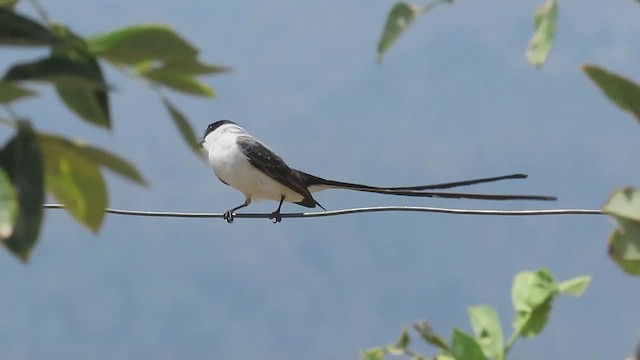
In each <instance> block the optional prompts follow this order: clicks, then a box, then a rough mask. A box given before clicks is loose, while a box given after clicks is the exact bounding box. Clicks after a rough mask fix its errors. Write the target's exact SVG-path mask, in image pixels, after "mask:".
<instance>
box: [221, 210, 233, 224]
mask: <svg viewBox="0 0 640 360" xmlns="http://www.w3.org/2000/svg"><path fill="white" fill-rule="evenodd" d="M222 218H223V219H225V220H227V223H229V224H231V223H232V222H233V211H231V210H227V211H225V212H224V214H222Z"/></svg>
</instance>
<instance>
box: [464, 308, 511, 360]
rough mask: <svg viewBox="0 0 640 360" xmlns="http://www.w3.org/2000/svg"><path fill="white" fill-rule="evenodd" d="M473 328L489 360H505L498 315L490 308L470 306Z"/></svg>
mask: <svg viewBox="0 0 640 360" xmlns="http://www.w3.org/2000/svg"><path fill="white" fill-rule="evenodd" d="M467 312H468V313H469V318H470V319H471V326H472V327H473V332H474V334H475V335H476V341H477V342H478V344H480V347H481V348H482V352H483V353H484V355H485V356H486V357H487V358H491V359H496V360H502V359H504V336H503V334H502V326H501V325H500V318H499V317H498V314H497V313H496V312H495V310H493V308H491V307H490V306H485V305H478V306H470V307H469V308H468V309H467Z"/></svg>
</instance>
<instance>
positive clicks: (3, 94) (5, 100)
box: [0, 80, 36, 104]
mask: <svg viewBox="0 0 640 360" xmlns="http://www.w3.org/2000/svg"><path fill="white" fill-rule="evenodd" d="M34 95H36V93H35V92H34V91H32V90H29V89H27V88H23V87H22V86H19V85H17V84H14V83H11V82H8V81H1V80H0V103H2V104H9V103H11V102H14V101H16V100H19V99H22V98H24V97H28V96H34Z"/></svg>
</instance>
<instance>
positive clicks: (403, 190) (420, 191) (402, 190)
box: [298, 171, 557, 205]
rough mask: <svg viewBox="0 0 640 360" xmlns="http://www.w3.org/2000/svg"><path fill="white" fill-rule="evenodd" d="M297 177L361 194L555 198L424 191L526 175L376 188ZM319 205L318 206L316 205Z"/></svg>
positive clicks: (311, 182) (305, 176) (310, 184)
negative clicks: (360, 192) (361, 192)
mask: <svg viewBox="0 0 640 360" xmlns="http://www.w3.org/2000/svg"><path fill="white" fill-rule="evenodd" d="M298 173H299V174H298V175H299V176H300V177H301V178H302V180H303V181H304V182H305V184H306V186H307V187H309V186H313V185H317V186H325V187H329V188H336V189H347V190H355V191H363V192H371V193H377V194H387V195H401V196H413V197H432V198H448V199H478V200H538V201H555V200H557V198H556V197H555V196H547V195H499V194H474V193H449V192H434V191H424V190H433V189H449V188H453V187H459V186H468V185H475V184H481V183H488V182H495V181H500V180H507V179H524V178H526V177H527V175H526V174H512V175H505V176H496V177H490V178H482V179H474V180H465V181H458V182H451V183H442V184H434V185H419V186H402V187H378V186H369V185H363V184H355V183H347V182H342V181H335V180H327V179H323V178H321V177H317V176H314V175H311V174H307V173H304V172H301V171H298ZM318 205H319V204H318Z"/></svg>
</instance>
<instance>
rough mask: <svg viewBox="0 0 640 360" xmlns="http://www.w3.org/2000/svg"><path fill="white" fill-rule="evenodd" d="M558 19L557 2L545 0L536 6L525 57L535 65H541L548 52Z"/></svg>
mask: <svg viewBox="0 0 640 360" xmlns="http://www.w3.org/2000/svg"><path fill="white" fill-rule="evenodd" d="M557 20H558V2H557V1H556V0H546V1H545V2H544V4H542V6H540V7H539V8H538V10H537V11H536V14H535V17H534V23H535V28H536V30H535V33H534V34H533V37H532V38H531V41H530V42H529V48H528V49H527V54H526V55H527V59H528V60H529V62H530V63H531V64H532V65H533V66H536V67H540V66H542V64H544V62H545V60H546V59H547V56H548V55H549V52H550V51H551V45H552V44H553V39H554V38H555V36H556V23H557Z"/></svg>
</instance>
